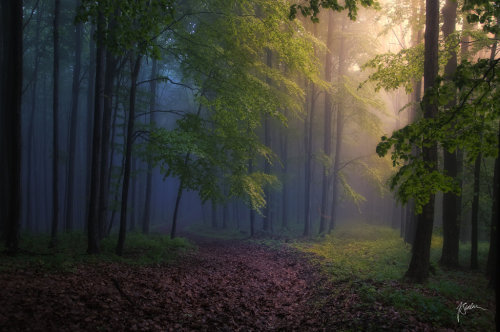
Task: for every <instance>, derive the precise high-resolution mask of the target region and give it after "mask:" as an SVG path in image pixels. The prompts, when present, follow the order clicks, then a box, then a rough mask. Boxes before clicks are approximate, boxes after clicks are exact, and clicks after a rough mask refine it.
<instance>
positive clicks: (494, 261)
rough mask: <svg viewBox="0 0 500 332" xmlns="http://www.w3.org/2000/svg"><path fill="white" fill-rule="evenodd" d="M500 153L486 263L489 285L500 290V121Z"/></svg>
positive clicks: (499, 155)
mask: <svg viewBox="0 0 500 332" xmlns="http://www.w3.org/2000/svg"><path fill="white" fill-rule="evenodd" d="M498 127H499V128H498V147H497V150H498V152H499V153H498V154H497V157H496V158H495V171H494V175H493V202H492V205H491V226H490V250H489V252H488V261H487V263H486V274H487V275H488V276H489V277H490V281H489V285H488V286H489V287H490V288H495V289H496V291H497V292H498V289H497V287H498V285H497V283H498V280H497V276H498V219H499V218H500V213H499V208H498V207H499V204H498V202H499V199H500V197H499V192H500V190H499V189H500V122H499V123H498Z"/></svg>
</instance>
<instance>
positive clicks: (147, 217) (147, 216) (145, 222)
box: [142, 59, 158, 234]
mask: <svg viewBox="0 0 500 332" xmlns="http://www.w3.org/2000/svg"><path fill="white" fill-rule="evenodd" d="M157 62H158V61H157V60H156V59H153V63H152V67H151V82H150V83H149V90H150V93H151V97H150V99H149V127H150V129H151V128H152V127H153V125H154V123H155V116H154V112H155V107H156V80H155V77H156V75H157V72H158V68H157ZM152 191H153V160H152V159H151V157H148V174H147V178H146V199H145V200H144V217H143V219H142V232H143V233H144V234H148V233H149V225H150V223H151V194H152Z"/></svg>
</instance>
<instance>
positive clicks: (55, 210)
mask: <svg viewBox="0 0 500 332" xmlns="http://www.w3.org/2000/svg"><path fill="white" fill-rule="evenodd" d="M60 12H61V1H60V0H55V5H54V24H53V29H54V30H53V36H54V37H53V42H54V62H53V63H54V68H53V91H52V126H53V128H52V130H53V137H52V139H53V141H52V150H53V151H52V158H53V160H52V227H51V231H50V244H49V247H54V246H55V245H56V242H57V228H58V224H59V20H60V17H59V16H60Z"/></svg>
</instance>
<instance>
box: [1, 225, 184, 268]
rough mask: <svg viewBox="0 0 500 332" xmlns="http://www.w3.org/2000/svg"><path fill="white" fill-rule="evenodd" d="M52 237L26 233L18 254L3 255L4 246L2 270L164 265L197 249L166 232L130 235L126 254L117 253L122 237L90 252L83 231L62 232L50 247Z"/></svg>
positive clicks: (108, 240)
mask: <svg viewBox="0 0 500 332" xmlns="http://www.w3.org/2000/svg"><path fill="white" fill-rule="evenodd" d="M49 240H50V237H49V236H48V235H45V234H39V235H32V234H24V235H23V236H22V237H21V242H20V243H21V245H20V253H19V254H18V255H16V256H14V257H11V256H7V255H5V254H3V252H4V250H3V249H4V248H0V251H1V252H2V254H0V262H1V264H0V269H1V270H4V271H5V270H7V271H8V270H11V269H24V268H35V269H42V270H58V271H61V270H62V271H70V270H72V269H73V268H75V267H76V266H77V265H79V264H92V263H98V262H120V263H124V264H129V265H151V264H163V263H168V262H171V261H172V260H174V259H176V257H178V256H179V254H181V253H182V252H185V251H187V250H190V249H193V248H194V247H193V245H192V244H190V243H189V242H188V241H187V240H186V239H183V238H176V239H173V240H171V239H170V238H169V237H168V236H166V235H161V234H151V235H144V234H141V233H135V232H131V233H128V234H127V237H126V241H125V248H124V253H123V256H118V255H116V254H115V249H116V243H117V240H118V236H117V235H116V234H115V235H112V236H110V237H109V238H105V239H103V240H102V241H101V253H100V254H98V255H88V254H86V250H87V237H86V235H85V234H84V233H82V232H71V233H63V234H60V235H59V237H58V241H57V246H56V247H54V248H48V243H49Z"/></svg>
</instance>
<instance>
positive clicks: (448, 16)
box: [439, 0, 460, 267]
mask: <svg viewBox="0 0 500 332" xmlns="http://www.w3.org/2000/svg"><path fill="white" fill-rule="evenodd" d="M457 5H458V4H457V2H456V1H454V0H447V1H446V4H445V6H444V7H443V9H442V12H443V19H444V24H443V27H442V30H443V37H444V38H445V39H446V38H448V37H449V36H450V35H451V34H453V33H454V32H455V22H456V19H457ZM450 55H451V57H450V59H449V60H448V63H447V64H446V67H445V69H444V70H445V73H444V76H445V78H446V79H448V80H451V79H452V78H453V75H454V73H455V71H456V69H457V53H456V52H453V51H452V52H451V54H450ZM455 104H456V98H453V100H452V101H451V102H450V103H449V104H448V105H447V108H452V107H454V106H455ZM457 163H458V161H457V152H456V151H454V152H448V151H447V150H446V149H445V150H444V171H445V172H446V173H447V174H448V175H449V176H451V177H453V178H456V177H457V173H458V172H457V171H458V170H457ZM457 206H458V196H457V195H455V194H454V193H444V194H443V250H442V254H441V259H440V261H439V263H440V264H442V265H444V266H448V267H458V249H459V238H460V237H459V235H460V222H459V218H458V209H457Z"/></svg>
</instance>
